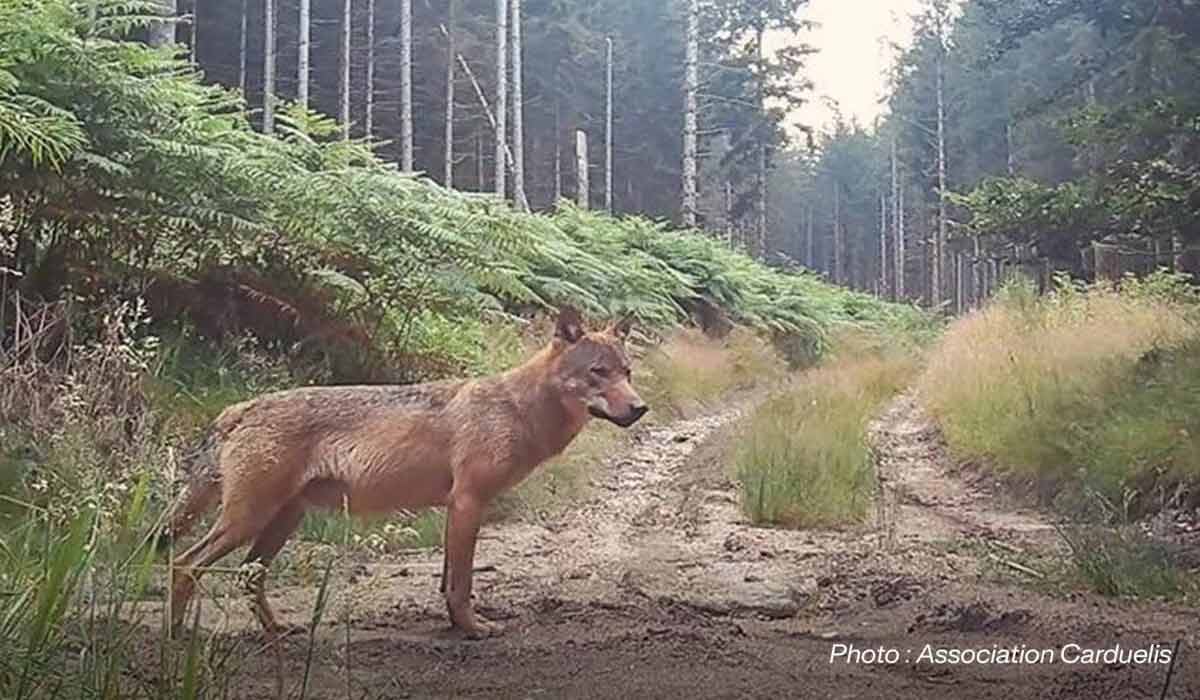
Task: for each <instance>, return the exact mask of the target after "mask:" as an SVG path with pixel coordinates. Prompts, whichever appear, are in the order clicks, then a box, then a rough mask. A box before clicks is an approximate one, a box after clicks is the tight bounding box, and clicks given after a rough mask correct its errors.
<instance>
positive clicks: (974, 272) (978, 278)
mask: <svg viewBox="0 0 1200 700" xmlns="http://www.w3.org/2000/svg"><path fill="white" fill-rule="evenodd" d="M982 250H983V248H982V246H981V245H980V242H979V236H975V238H974V250H973V251H972V252H973V255H972V258H971V308H972V309H974V308H978V306H979V302H980V300H981V299H983V270H982V268H981V264H980V263H981V262H982V261H981V258H980V255H981V253H982Z"/></svg>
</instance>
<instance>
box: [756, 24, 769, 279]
mask: <svg viewBox="0 0 1200 700" xmlns="http://www.w3.org/2000/svg"><path fill="white" fill-rule="evenodd" d="M757 41H758V47H757V52H758V63H759V66H762V65H763V63H764V55H763V27H761V26H760V27H758V37H757ZM763 80H765V78H759V81H758V106H759V108H760V109H765V108H766V100H765V93H766V86H765V85H764V84H763ZM760 138H761V139H762V140H761V141H760V142H759V144H758V173H757V179H758V183H757V185H758V211H757V212H756V214H757V216H758V220H757V225H756V229H757V230H756V231H755V233H756V234H757V235H758V254H759V257H761V258H762V259H763V260H766V258H767V141H766V139H767V130H766V129H764V130H763V131H762V133H761V134H760Z"/></svg>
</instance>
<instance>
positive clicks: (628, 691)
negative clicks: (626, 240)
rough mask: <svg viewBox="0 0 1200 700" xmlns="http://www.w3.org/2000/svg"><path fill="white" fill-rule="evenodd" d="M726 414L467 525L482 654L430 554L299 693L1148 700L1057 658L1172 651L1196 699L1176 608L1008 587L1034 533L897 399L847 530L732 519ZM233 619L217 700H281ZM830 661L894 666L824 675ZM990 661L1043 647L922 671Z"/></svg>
mask: <svg viewBox="0 0 1200 700" xmlns="http://www.w3.org/2000/svg"><path fill="white" fill-rule="evenodd" d="M738 415H739V411H738V409H733V410H728V411H725V412H722V413H719V414H716V415H712V416H706V417H702V418H697V419H694V420H688V421H683V422H679V423H676V424H673V425H670V426H666V427H653V428H646V429H641V430H637V431H635V432H634V433H633V434H632V435H631V436H630V444H629V446H628V448H627V450H625V451H624V452H623V453H621V454H620V455H619V456H617V457H614V458H612V459H610V460H609V461H608V462H607V463H604V464H600V465H597V466H596V467H595V471H594V473H593V483H592V488H591V489H590V493H591V497H590V499H589V500H587V501H586V502H584V503H582V504H580V505H579V506H578V507H577V508H575V509H573V510H572V511H570V512H569V513H566V514H564V515H562V516H559V517H556V518H553V519H551V520H549V521H547V522H540V523H502V524H499V525H494V526H489V527H488V528H486V529H485V532H484V536H483V540H482V541H481V543H480V550H479V553H478V555H477V565H478V567H479V573H478V574H477V575H476V597H477V600H478V605H479V609H480V611H481V612H482V613H483V614H484V615H485V616H486V617H488V618H489V619H493V620H498V621H501V622H502V623H503V624H504V625H505V626H506V633H505V634H504V635H503V636H501V637H498V638H493V639H487V640H483V641H478V642H466V641H460V640H458V639H456V638H455V637H454V636H453V635H452V634H450V633H449V632H448V631H447V629H446V624H447V623H446V617H445V611H444V607H443V605H442V602H441V600H440V598H439V596H438V592H437V578H436V576H437V574H438V572H439V571H440V562H441V560H440V554H439V553H438V552H428V553H415V554H412V555H408V556H405V557H403V558H401V559H399V560H392V561H388V562H386V563H383V562H371V563H367V564H366V565H365V566H364V567H360V569H359V570H358V571H357V572H356V574H355V575H354V576H352V577H349V578H348V579H346V578H342V579H339V580H338V581H336V582H335V583H334V585H333V589H334V594H333V601H332V603H331V605H330V613H329V614H328V616H327V622H326V623H324V624H322V625H321V626H320V627H319V628H318V629H317V631H316V633H315V635H314V638H315V642H314V643H313V645H312V647H311V665H310V669H311V670H310V673H309V678H308V687H307V690H306V693H307V697H309V698H347V697H352V698H356V699H357V698H362V697H368V698H426V697H439V698H440V697H446V698H449V697H460V698H536V697H545V698H560V697H564V698H565V697H570V698H621V699H622V700H627V699H628V698H674V697H686V698H691V699H696V698H759V697H761V698H768V697H769V698H778V697H799V698H809V697H811V698H860V697H865V698H875V697H878V698H901V697H902V698H910V697H911V698H1006V699H1011V698H1158V697H1159V693H1160V691H1161V689H1162V686H1163V682H1164V677H1165V676H1166V671H1167V668H1166V666H1165V665H1161V664H1160V665H1155V664H1148V663H1144V664H1135V663H1124V664H1122V663H1110V664H1101V663H1093V664H1079V663H1075V664H1072V663H1064V662H1063V660H1062V658H1061V648H1062V647H1063V646H1064V645H1069V644H1075V645H1078V647H1079V648H1080V649H1104V648H1110V647H1112V646H1114V645H1116V644H1120V645H1121V647H1122V648H1126V649H1129V648H1143V647H1145V648H1149V646H1150V645H1151V644H1155V643H1157V644H1160V645H1164V644H1166V645H1169V644H1172V643H1174V642H1175V640H1177V639H1181V640H1183V641H1182V645H1183V653H1182V655H1181V656H1180V658H1179V663H1178V664H1177V665H1176V668H1175V677H1174V679H1173V681H1172V683H1171V690H1170V693H1169V694H1168V696H1167V697H1170V698H1176V699H1179V700H1182V699H1184V698H1200V622H1198V616H1197V614H1196V612H1195V611H1194V610H1187V609H1184V608H1182V607H1180V606H1170V605H1165V604H1145V603H1144V604H1132V603H1124V602H1115V601H1111V600H1106V599H1102V598H1099V597H1093V596H1090V595H1084V594H1078V593H1076V594H1071V595H1051V594H1050V593H1048V592H1047V593H1043V592H1039V591H1038V590H1036V589H1035V587H1032V586H1029V585H1027V584H1028V582H1029V581H1035V580H1036V579H1037V578H1038V575H1039V574H1040V572H1038V571H1036V570H1034V569H1032V568H1031V567H1028V566H1025V565H1023V564H1021V563H1020V562H1021V561H1022V560H1023V558H1022V556H1021V555H1022V554H1024V553H1027V552H1031V551H1049V549H1050V548H1053V547H1056V546H1057V545H1056V543H1055V542H1056V540H1055V537H1054V532H1053V528H1052V527H1051V524H1050V523H1049V522H1048V521H1046V520H1045V519H1044V518H1043V517H1042V516H1040V515H1039V514H1038V513H1036V512H1032V511H1027V510H1022V509H1020V508H1016V507H1008V506H1006V505H1005V504H1004V500H1003V499H1001V498H1000V497H998V496H997V495H995V494H994V493H992V492H991V490H990V489H989V488H987V486H986V485H983V484H980V483H978V482H977V481H976V482H973V481H972V480H971V479H968V478H964V476H963V475H962V474H960V473H958V472H957V471H956V469H955V465H953V464H952V463H951V462H950V461H949V460H948V458H947V457H946V456H945V455H946V452H945V449H944V447H943V445H942V444H941V441H940V437H939V435H938V432H937V430H936V429H935V428H934V426H933V425H932V424H931V422H930V421H929V420H928V419H927V418H926V417H925V416H924V414H923V413H922V411H921V410H920V407H919V405H918V404H917V402H916V400H915V399H914V398H913V397H912V396H907V395H906V396H902V397H900V398H899V399H897V400H896V401H895V402H894V403H893V404H891V405H890V407H889V408H888V409H887V410H886V411H885V412H884V413H883V415H882V416H881V417H880V419H879V420H878V421H877V423H876V424H875V425H873V426H872V429H871V436H872V442H873V445H874V448H875V451H876V453H877V455H878V462H879V473H880V484H881V489H880V494H879V497H878V507H877V511H876V516H875V517H874V518H873V522H871V523H870V524H869V525H868V526H864V527H863V528H861V529H857V530H852V531H842V532H831V531H799V532H795V531H780V530H770V529H761V528H754V527H751V526H750V524H749V523H748V522H746V521H745V519H744V518H743V517H742V515H741V513H740V511H739V509H738V504H737V496H736V489H735V486H734V484H733V483H731V482H730V481H729V479H728V477H727V475H726V471H725V467H724V465H723V464H722V461H723V460H722V459H721V454H722V450H721V449H720V446H721V444H722V442H723V441H726V440H728V439H729V434H730V431H731V430H734V429H735V428H736V423H735V421H736V418H737V417H738ZM1023 569H1024V570H1023ZM272 599H273V601H274V602H275V604H276V606H277V608H278V610H279V612H280V613H281V616H282V617H283V618H285V619H286V620H287V621H288V622H292V623H304V622H307V620H308V618H309V617H310V615H311V611H312V609H313V603H314V599H315V592H314V591H313V590H311V589H304V588H283V587H276V588H275V589H273V591H272ZM207 607H208V608H209V609H210V610H211V609H212V607H213V606H212V605H209V606H207ZM244 610H245V608H244V606H237V607H235V610H234V613H233V614H232V615H230V616H225V617H222V619H232V620H234V621H237V622H238V624H242V623H244V624H245V626H244V627H242V628H240V629H231V630H227V631H225V632H223V633H222V635H224V637H225V638H228V639H235V640H242V641H244V644H243V645H242V652H240V653H243V654H244V655H245V658H247V659H248V661H249V663H247V664H244V665H243V669H244V670H243V671H242V672H241V673H240V674H239V676H238V677H236V678H233V679H231V683H232V684H233V685H234V687H236V688H237V691H236V692H235V693H234V696H235V697H245V698H260V697H261V698H267V697H277V693H278V688H277V685H278V683H279V678H283V685H284V690H285V694H286V695H287V696H288V697H299V693H300V691H299V687H300V684H301V682H302V681H301V679H302V678H303V677H304V675H305V673H304V669H305V667H306V665H309V664H308V659H309V654H310V645H309V642H308V640H307V639H305V638H291V639H289V640H287V641H285V642H283V643H282V644H280V645H278V646H276V647H274V648H269V649H268V648H263V647H262V646H261V644H260V643H259V637H258V635H257V628H255V627H252V626H251V625H253V624H254V623H253V620H252V618H251V616H250V615H249V613H248V612H243V611H244ZM339 610H348V611H349V613H348V615H346V614H339V612H338V611H339ZM210 614H211V613H210ZM205 619H206V626H208V627H209V628H210V629H211V628H212V627H214V626H216V625H218V624H219V623H218V622H217V621H216V618H215V617H212V618H211V619H210V618H205ZM849 647H853V649H855V650H858V652H860V653H861V652H862V651H869V652H875V651H877V650H881V651H888V650H894V654H895V657H894V658H893V659H892V661H891V662H890V663H888V662H885V661H883V660H881V661H879V662H878V663H867V661H868V660H869V659H864V658H861V657H859V658H857V659H854V660H852V661H850V662H848V661H847V659H846V658H845V657H841V658H839V659H836V660H835V661H834V662H832V663H831V653H832V652H834V651H835V650H842V649H846V650H847V651H846V654H851V653H853V652H851V651H849V650H848V648H849ZM1000 647H1003V648H1013V647H1016V648H1018V649H1020V648H1022V647H1023V648H1025V649H1029V650H1042V649H1048V650H1051V651H1052V652H1053V654H1054V662H1053V663H1039V664H998V663H991V664H951V663H936V662H933V663H931V662H928V661H924V660H921V656H922V654H923V653H925V652H927V651H928V652H936V651H938V650H943V651H948V650H980V649H983V650H992V649H996V648H1000ZM1067 653H1068V655H1070V656H1076V655H1077V654H1076V653H1075V652H1074V651H1073V650H1072V649H1068V651H1067ZM1043 658H1045V657H1044V656H1043Z"/></svg>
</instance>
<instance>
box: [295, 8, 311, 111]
mask: <svg viewBox="0 0 1200 700" xmlns="http://www.w3.org/2000/svg"><path fill="white" fill-rule="evenodd" d="M311 27H312V0H300V35H299V37H298V38H297V39H296V50H297V59H296V101H297V102H299V103H300V106H301V107H303V108H305V109H308V74H309V58H310V56H309V54H310V51H311V47H312V29H311Z"/></svg>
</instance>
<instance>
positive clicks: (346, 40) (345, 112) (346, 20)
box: [340, 0, 353, 139]
mask: <svg viewBox="0 0 1200 700" xmlns="http://www.w3.org/2000/svg"><path fill="white" fill-rule="evenodd" d="M352 1H353V0H342V79H341V85H340V87H341V97H342V111H341V122H342V138H344V139H349V138H350V31H351V29H352V27H351V26H350V17H351V14H350V10H351V7H350V4H351V2H352Z"/></svg>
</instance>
